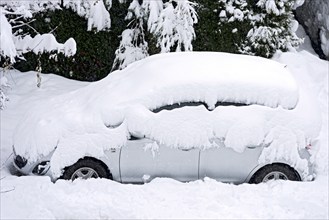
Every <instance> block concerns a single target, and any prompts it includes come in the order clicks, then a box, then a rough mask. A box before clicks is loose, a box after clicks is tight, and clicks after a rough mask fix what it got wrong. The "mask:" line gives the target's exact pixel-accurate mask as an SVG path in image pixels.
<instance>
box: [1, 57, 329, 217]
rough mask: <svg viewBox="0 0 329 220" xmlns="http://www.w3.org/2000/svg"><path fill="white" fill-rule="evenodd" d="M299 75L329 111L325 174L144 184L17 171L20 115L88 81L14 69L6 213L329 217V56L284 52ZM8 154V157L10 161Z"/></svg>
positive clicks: (322, 157)
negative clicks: (13, 161) (301, 178)
mask: <svg viewBox="0 0 329 220" xmlns="http://www.w3.org/2000/svg"><path fill="white" fill-rule="evenodd" d="M274 59H275V60H277V61H279V62H282V63H285V64H288V68H289V69H290V70H291V71H292V73H293V75H294V77H295V78H296V79H297V81H298V82H299V83H300V84H302V85H303V86H304V87H306V88H307V89H308V90H309V92H310V93H314V95H315V97H316V98H317V100H318V103H319V106H320V108H321V110H322V117H323V119H322V120H323V125H322V131H321V134H320V140H321V148H320V151H319V153H318V157H317V172H318V176H317V178H316V179H315V181H313V182H284V181H276V182H268V183H262V184H259V185H250V184H242V185H232V184H224V183H220V182H216V181H214V180H212V179H208V178H206V179H203V180H198V181H194V182H190V183H181V182H177V181H174V180H172V179H165V178H157V179H155V180H153V181H152V182H150V183H148V184H144V185H131V184H120V183H116V182H113V181H110V180H87V181H83V180H77V181H75V182H73V183H72V182H69V181H63V180H59V181H57V182H56V183H52V182H51V181H50V179H49V177H30V176H25V177H18V176H15V175H13V174H11V166H10V163H9V161H10V159H8V158H10V155H11V151H12V147H11V146H12V136H13V132H14V128H15V126H16V125H17V124H18V123H19V122H20V117H22V115H23V114H24V113H25V112H26V111H27V109H31V107H32V106H34V107H35V106H38V105H39V104H40V103H39V102H38V100H39V99H40V98H42V97H43V98H45V97H47V98H50V97H52V96H54V95H58V94H65V93H68V92H69V91H72V90H74V89H77V88H80V87H83V86H85V85H87V84H88V83H84V82H78V81H73V80H67V79H64V78H62V77H59V76H55V75H51V74H50V75H42V86H41V88H37V86H36V75H35V73H33V72H28V73H20V72H17V71H10V72H9V73H7V75H6V76H7V78H8V81H9V83H10V85H11V88H10V89H8V91H7V94H8V96H9V98H10V101H9V102H7V103H6V104H7V106H6V108H5V110H3V111H0V114H1V151H0V152H1V157H0V159H1V194H0V196H1V200H0V203H1V210H0V213H1V219H27V218H30V219H41V218H42V219H63V218H66V219H81V218H83V219H112V218H125V219H131V218H224V219H228V218H239V219H243V218H253V219H254V218H261V219H268V218H272V219H302V218H303V219H304V218H308V219H328V218H329V213H328V212H329V211H328V188H329V186H328V182H329V179H328V148H329V147H328V74H329V62H327V61H322V60H320V59H319V58H317V57H316V56H314V55H312V54H310V53H308V52H306V51H300V52H297V53H281V54H277V55H276V56H275V58H274ZM7 159H8V160H7Z"/></svg>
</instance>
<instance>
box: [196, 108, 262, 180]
mask: <svg viewBox="0 0 329 220" xmlns="http://www.w3.org/2000/svg"><path fill="white" fill-rule="evenodd" d="M216 105H218V106H219V105H220V106H235V107H239V108H244V106H246V105H244V104H241V103H237V104H235V103H228V102H227V103H218V104H216ZM238 110H239V109H238V108H236V109H235V111H234V109H232V108H231V110H230V114H231V115H234V114H240V112H239V111H238ZM216 114H221V111H217V112H216ZM227 117H230V116H229V115H227ZM218 123H219V126H220V121H219V122H218ZM223 123H224V122H223ZM255 123H256V122H255ZM245 124H246V123H243V125H244V126H243V127H240V126H238V127H237V130H236V131H235V132H236V134H241V133H242V131H243V130H246V129H248V128H251V127H253V126H255V125H254V124H252V123H251V124H246V125H245ZM256 126H257V124H256ZM250 130H251V129H250ZM236 138H239V137H238V136H237V137H236ZM214 141H215V142H216V145H217V147H214V148H210V149H207V150H202V151H201V152H200V169H199V177H200V178H204V177H210V178H213V179H216V180H219V181H221V182H233V183H243V182H244V181H245V180H246V178H247V177H248V175H249V174H250V172H251V171H252V170H253V169H254V168H255V167H256V166H257V165H258V158H259V156H260V154H261V152H262V149H263V148H264V146H263V144H258V145H255V146H245V149H244V151H243V152H241V153H240V152H237V151H235V150H234V149H232V148H231V147H230V146H225V144H224V143H225V138H223V137H217V138H216V139H215V140H214Z"/></svg>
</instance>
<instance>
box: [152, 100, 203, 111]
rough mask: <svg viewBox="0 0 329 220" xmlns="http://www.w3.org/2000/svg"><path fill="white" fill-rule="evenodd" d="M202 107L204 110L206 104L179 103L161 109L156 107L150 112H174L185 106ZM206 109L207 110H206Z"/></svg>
mask: <svg viewBox="0 0 329 220" xmlns="http://www.w3.org/2000/svg"><path fill="white" fill-rule="evenodd" d="M201 105H203V106H204V107H205V108H207V104H206V103H203V102H181V103H174V104H171V105H164V106H161V107H158V108H156V109H153V110H151V111H152V112H154V113H158V112H161V111H162V110H169V111H170V110H174V109H178V108H183V107H186V106H201ZM207 109H208V108H207Z"/></svg>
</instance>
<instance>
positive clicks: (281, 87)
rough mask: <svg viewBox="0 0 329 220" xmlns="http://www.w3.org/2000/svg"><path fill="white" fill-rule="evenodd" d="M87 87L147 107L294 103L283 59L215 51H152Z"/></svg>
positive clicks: (116, 102)
mask: <svg viewBox="0 0 329 220" xmlns="http://www.w3.org/2000/svg"><path fill="white" fill-rule="evenodd" d="M91 87H94V89H93V91H94V92H95V91H96V94H95V97H96V96H98V97H100V99H102V100H100V101H104V102H108V103H109V105H111V104H113V105H115V106H126V105H131V104H135V103H138V104H142V105H144V106H146V107H148V108H151V109H154V108H157V107H160V106H163V105H168V104H173V103H180V102H193V101H195V102H204V103H206V104H207V105H208V106H209V107H210V108H211V107H214V106H215V104H216V103H217V102H236V103H246V104H260V105H265V106H268V107H277V106H281V107H283V108H285V109H292V108H294V107H295V106H296V104H297V102H298V86H297V84H296V82H295V80H294V79H293V77H292V76H291V74H290V73H289V72H288V70H287V68H286V67H285V66H284V65H283V64H280V63H278V62H276V61H272V60H269V59H265V58H261V57H254V56H248V55H238V54H229V53H220V52H180V53H167V54H158V55H153V56H150V57H148V58H146V59H143V60H141V61H138V62H135V63H133V64H131V65H129V66H128V67H127V68H126V69H124V70H118V71H115V72H113V73H111V74H109V76H108V77H106V78H105V79H103V80H101V81H99V82H97V83H95V84H93V85H91ZM95 87H96V88H95ZM97 91H98V92H100V93H101V94H97Z"/></svg>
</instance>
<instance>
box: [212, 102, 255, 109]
mask: <svg viewBox="0 0 329 220" xmlns="http://www.w3.org/2000/svg"><path fill="white" fill-rule="evenodd" d="M230 105H232V106H237V107H239V106H247V105H249V104H245V103H238V102H217V103H216V104H215V108H216V107H218V106H230Z"/></svg>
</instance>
